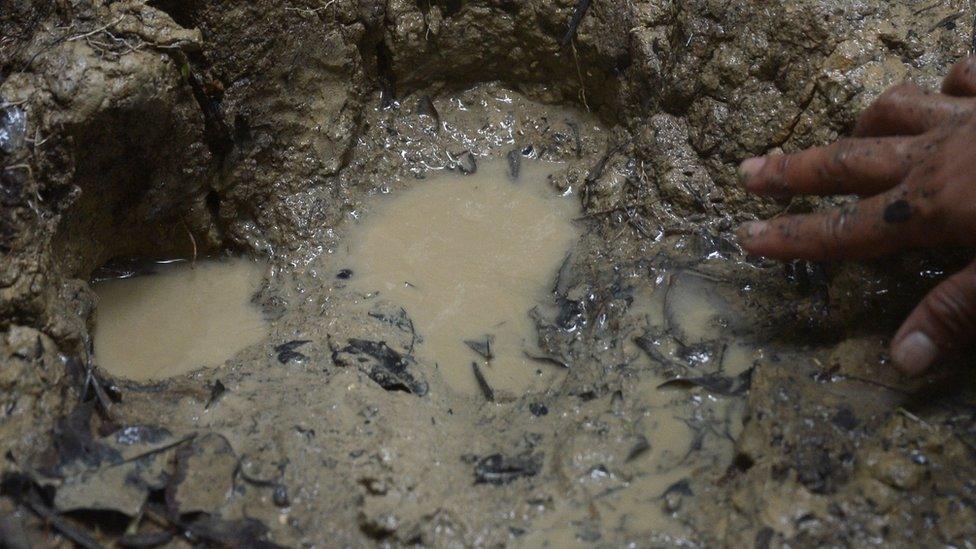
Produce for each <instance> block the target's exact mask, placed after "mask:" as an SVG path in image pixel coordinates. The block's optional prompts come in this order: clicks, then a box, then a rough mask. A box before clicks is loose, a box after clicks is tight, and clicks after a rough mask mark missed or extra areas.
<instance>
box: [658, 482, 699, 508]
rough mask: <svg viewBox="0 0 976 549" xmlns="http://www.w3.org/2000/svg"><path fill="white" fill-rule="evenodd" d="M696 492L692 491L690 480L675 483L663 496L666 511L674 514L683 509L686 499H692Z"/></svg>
mask: <svg viewBox="0 0 976 549" xmlns="http://www.w3.org/2000/svg"><path fill="white" fill-rule="evenodd" d="M693 495H694V492H692V490H691V483H690V482H689V480H688V479H686V478H685V479H681V480H679V481H678V482H675V483H674V484H672V485H671V486H668V489H667V490H665V491H664V493H663V494H661V499H662V500H664V510H665V512H668V513H674V512H676V511H677V510H678V509H680V508H681V504H682V502H683V501H684V498H686V497H691V496H693Z"/></svg>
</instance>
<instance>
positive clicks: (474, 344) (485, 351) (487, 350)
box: [464, 335, 495, 360]
mask: <svg viewBox="0 0 976 549" xmlns="http://www.w3.org/2000/svg"><path fill="white" fill-rule="evenodd" d="M494 342H495V336H493V335H486V336H485V337H484V339H466V340H464V344H465V345H467V346H468V347H470V348H471V350H472V351H474V352H476V353H478V354H479V355H481V357H482V358H484V359H485V360H491V359H493V358H495V355H494V353H492V351H491V344H492V343H494Z"/></svg>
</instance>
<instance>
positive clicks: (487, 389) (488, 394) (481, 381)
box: [471, 362, 495, 402]
mask: <svg viewBox="0 0 976 549" xmlns="http://www.w3.org/2000/svg"><path fill="white" fill-rule="evenodd" d="M471 369H472V370H474V377H475V379H476V380H478V388H479V389H481V394H483V395H485V400H487V401H488V402H495V391H494V390H492V388H491V385H489V384H488V380H487V379H485V374H483V373H481V368H479V367H478V363H477V362H472V363H471Z"/></svg>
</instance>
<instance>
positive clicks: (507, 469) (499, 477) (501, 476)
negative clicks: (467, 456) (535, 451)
mask: <svg viewBox="0 0 976 549" xmlns="http://www.w3.org/2000/svg"><path fill="white" fill-rule="evenodd" d="M541 470H542V457H541V456H538V455H525V456H518V457H507V456H504V455H502V454H492V455H490V456H485V457H483V458H481V459H480V460H479V461H478V463H477V464H476V465H475V468H474V477H475V481H474V483H475V484H495V485H502V484H508V483H509V482H512V481H514V480H517V479H520V478H525V477H532V476H535V475H537V474H539V471H541Z"/></svg>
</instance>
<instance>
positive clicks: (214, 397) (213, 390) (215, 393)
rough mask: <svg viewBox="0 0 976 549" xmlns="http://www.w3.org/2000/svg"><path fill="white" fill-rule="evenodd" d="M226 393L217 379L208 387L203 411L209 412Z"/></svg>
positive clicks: (225, 388) (225, 389)
mask: <svg viewBox="0 0 976 549" xmlns="http://www.w3.org/2000/svg"><path fill="white" fill-rule="evenodd" d="M278 356H279V359H278V360H281V358H280V357H281V355H280V354H279V355H278ZM286 362H287V361H286ZM226 392H227V387H225V386H224V384H223V383H221V382H220V380H219V379H218V380H216V381H214V384H213V386H211V387H210V399H209V400H207V404H206V406H204V407H203V409H204V410H209V409H210V407H211V406H213V405H214V404H216V403H217V401H218V400H220V397H222V396H224V393H226Z"/></svg>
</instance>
